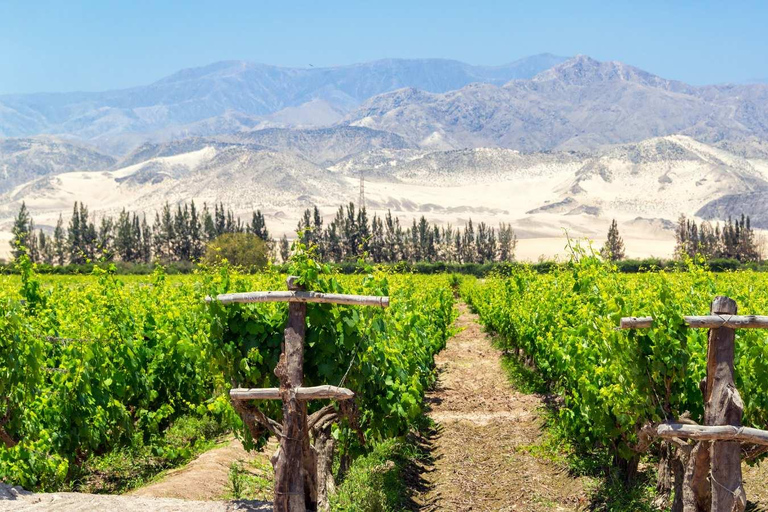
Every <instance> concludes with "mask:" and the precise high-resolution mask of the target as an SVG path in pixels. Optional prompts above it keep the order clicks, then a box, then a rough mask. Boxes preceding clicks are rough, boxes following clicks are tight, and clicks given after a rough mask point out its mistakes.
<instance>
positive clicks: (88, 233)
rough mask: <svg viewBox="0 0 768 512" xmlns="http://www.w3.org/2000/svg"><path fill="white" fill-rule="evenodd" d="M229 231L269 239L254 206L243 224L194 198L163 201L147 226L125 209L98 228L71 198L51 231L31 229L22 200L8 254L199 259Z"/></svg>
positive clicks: (56, 259)
mask: <svg viewBox="0 0 768 512" xmlns="http://www.w3.org/2000/svg"><path fill="white" fill-rule="evenodd" d="M229 233H250V234H253V235H255V236H257V237H259V238H260V239H262V240H266V241H268V240H271V238H270V234H269V231H268V230H267V227H266V224H265V221H264V215H263V214H262V213H261V211H259V210H256V211H255V212H253V214H252V218H251V222H250V224H247V225H246V224H244V223H243V222H242V220H241V219H240V218H238V217H236V216H235V215H234V214H233V212H232V210H230V209H225V208H224V205H223V204H221V203H220V204H214V207H213V211H211V210H210V208H209V207H208V205H207V204H203V209H202V211H200V210H198V208H197V206H196V205H195V202H194V201H191V202H190V203H180V204H178V205H176V207H175V208H173V207H171V205H170V204H168V203H166V204H165V205H164V206H163V208H162V209H161V210H160V211H158V212H157V213H156V214H155V219H154V222H153V223H152V225H151V226H150V224H149V223H148V221H147V217H146V215H142V216H139V215H138V214H136V213H132V212H128V211H126V210H125V209H123V211H121V212H120V213H119V214H118V216H117V217H109V216H105V217H102V218H101V220H100V222H99V224H98V226H97V225H96V223H95V222H94V220H93V218H92V217H91V215H90V214H89V212H88V207H87V206H86V205H85V204H84V203H82V202H77V201H76V202H75V205H74V208H73V210H72V216H71V217H70V219H69V223H68V224H67V226H66V227H65V226H64V219H63V217H62V216H61V215H59V219H58V222H57V223H56V227H55V228H54V230H53V233H48V234H46V232H45V231H44V230H42V229H38V230H36V229H35V223H34V220H33V219H32V217H31V215H30V214H29V210H28V209H27V206H26V204H24V203H22V204H21V208H20V209H19V213H18V215H17V216H16V219H15V221H14V224H13V228H12V234H13V238H12V240H11V247H12V254H13V257H14V258H16V257H18V256H19V255H20V253H21V251H22V250H26V251H27V252H28V254H29V257H30V259H31V260H32V261H33V262H35V263H46V264H48V265H67V264H74V265H80V264H83V263H86V262H88V261H97V260H106V261H112V260H119V261H124V262H128V263H150V262H153V261H162V262H185V261H199V260H200V259H201V258H202V257H203V255H204V254H205V250H206V247H207V245H208V244H209V243H210V242H212V241H213V240H215V239H217V238H218V237H220V236H222V235H224V234H229ZM22 248H25V249H22Z"/></svg>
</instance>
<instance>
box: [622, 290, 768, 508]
mask: <svg viewBox="0 0 768 512" xmlns="http://www.w3.org/2000/svg"><path fill="white" fill-rule="evenodd" d="M736 313H737V306H736V302H735V301H734V300H733V299H730V298H729V297H724V296H718V297H715V298H714V300H713V301H712V304H711V306H710V314H709V315H705V316H686V317H684V320H685V323H686V325H687V326H689V327H691V328H704V329H709V336H708V343H707V376H706V378H705V379H704V380H703V381H702V382H701V385H700V387H701V391H702V394H703V398H704V423H705V425H688V424H662V425H659V426H658V427H657V428H656V431H655V432H654V434H655V435H656V436H657V437H660V438H662V439H669V440H677V439H691V440H694V441H695V444H694V445H693V446H692V447H691V446H689V447H688V450H689V451H688V452H687V453H688V455H687V457H686V460H685V464H686V467H685V468H684V475H682V476H683V482H682V485H680V486H679V487H680V489H678V490H682V499H681V500H680V502H679V503H677V504H678V505H681V508H682V510H683V511H684V512H699V511H701V510H710V511H712V512H743V511H744V509H745V508H746V504H747V497H746V492H745V490H744V483H743V480H742V476H741V451H740V448H741V446H740V443H741V442H745V443H750V444H758V445H768V432H767V431H764V430H758V429H753V428H748V427H742V426H741V419H742V414H743V410H744V405H743V403H742V401H741V397H740V396H739V392H738V390H737V389H736V384H735V375H734V357H735V329H743V328H747V329H766V328H768V317H767V316H757V315H746V316H739V315H737V314H736ZM653 321H654V320H653V317H628V318H622V319H621V321H620V324H619V328H621V329H642V328H649V327H652V326H653ZM677 499H678V498H677V497H676V500H677Z"/></svg>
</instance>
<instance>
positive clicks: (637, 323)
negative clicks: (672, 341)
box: [619, 316, 653, 329]
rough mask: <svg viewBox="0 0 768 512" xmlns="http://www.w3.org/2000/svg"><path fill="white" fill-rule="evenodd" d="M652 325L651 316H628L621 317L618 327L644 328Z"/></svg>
mask: <svg viewBox="0 0 768 512" xmlns="http://www.w3.org/2000/svg"><path fill="white" fill-rule="evenodd" d="M652 326H653V317H652V316H630V317H625V318H622V319H621V322H619V329H646V328H648V327H652Z"/></svg>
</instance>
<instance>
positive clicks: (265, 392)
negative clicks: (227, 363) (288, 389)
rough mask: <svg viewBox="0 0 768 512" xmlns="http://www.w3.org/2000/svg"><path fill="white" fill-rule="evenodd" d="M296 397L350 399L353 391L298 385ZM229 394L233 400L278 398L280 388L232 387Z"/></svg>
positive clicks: (352, 396) (302, 398)
mask: <svg viewBox="0 0 768 512" xmlns="http://www.w3.org/2000/svg"><path fill="white" fill-rule="evenodd" d="M295 390H296V398H298V399H299V400H322V399H328V398H330V399H333V400H351V399H352V398H355V393H354V392H353V391H352V390H349V389H347V388H339V387H336V386H311V387H298V388H295ZM229 396H230V397H232V399H234V400H280V398H281V396H280V388H251V389H247V388H234V389H230V390H229Z"/></svg>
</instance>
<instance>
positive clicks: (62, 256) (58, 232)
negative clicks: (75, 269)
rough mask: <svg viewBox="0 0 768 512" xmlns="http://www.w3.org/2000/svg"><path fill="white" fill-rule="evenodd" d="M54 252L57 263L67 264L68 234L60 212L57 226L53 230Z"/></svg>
mask: <svg viewBox="0 0 768 512" xmlns="http://www.w3.org/2000/svg"><path fill="white" fill-rule="evenodd" d="M53 252H54V256H55V259H54V262H55V263H56V265H66V263H67V250H66V235H65V233H64V219H63V218H62V217H61V214H59V220H58V221H57V222H56V228H55V229H54V230H53Z"/></svg>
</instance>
